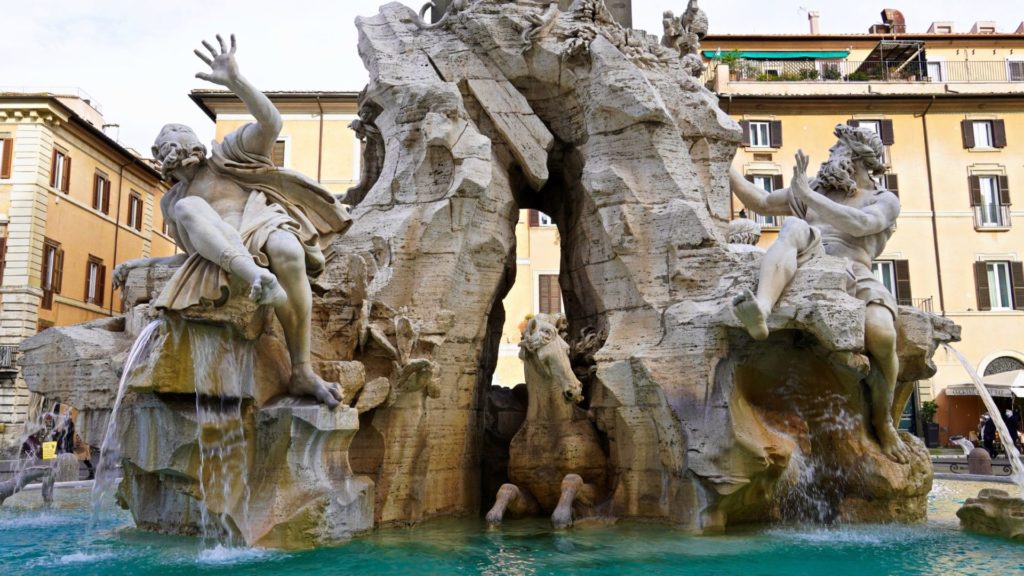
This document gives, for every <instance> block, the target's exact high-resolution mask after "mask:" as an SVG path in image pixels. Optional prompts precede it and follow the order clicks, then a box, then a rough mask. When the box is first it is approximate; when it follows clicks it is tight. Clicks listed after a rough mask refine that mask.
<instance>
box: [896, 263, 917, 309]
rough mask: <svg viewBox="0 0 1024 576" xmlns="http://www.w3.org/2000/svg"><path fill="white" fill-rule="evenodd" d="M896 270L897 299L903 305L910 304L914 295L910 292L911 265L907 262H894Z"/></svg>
mask: <svg viewBox="0 0 1024 576" xmlns="http://www.w3.org/2000/svg"><path fill="white" fill-rule="evenodd" d="M893 263H894V268H895V269H896V298H898V299H899V302H900V303H901V304H903V303H906V304H908V305H909V304H910V301H911V299H913V295H912V293H911V292H910V264H909V263H908V262H907V261H906V260H894V261H893Z"/></svg>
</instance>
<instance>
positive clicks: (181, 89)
mask: <svg viewBox="0 0 1024 576" xmlns="http://www.w3.org/2000/svg"><path fill="white" fill-rule="evenodd" d="M402 3H403V4H407V5H409V6H413V7H417V6H419V5H420V4H421V3H420V2H418V1H410V0H403V2H402ZM379 4H380V3H379V2H378V0H363V1H359V2H356V1H354V0H287V1H286V2H280V1H279V0H275V1H273V2H271V1H269V0H246V1H245V2H241V1H237V0H236V1H232V2H225V1H223V0H174V1H172V2H154V1H152V0H0V14H2V15H3V16H2V19H3V24H4V26H3V30H4V33H3V34H0V54H2V55H4V57H3V58H0V90H12V89H13V90H18V89H31V90H35V89H51V90H55V89H57V88H62V89H66V88H74V89H80V90H82V91H84V92H85V93H87V94H88V95H89V96H91V98H92V99H93V100H94V101H95V102H98V103H99V105H100V106H101V107H102V112H103V114H104V118H105V120H106V122H109V123H116V124H119V125H120V129H119V133H118V137H119V139H120V140H121V142H122V143H123V144H125V145H127V146H130V147H133V148H135V149H136V150H139V151H143V152H144V153H148V150H149V147H150V145H151V144H152V141H153V138H154V137H155V136H156V134H157V133H158V132H159V130H160V127H161V126H162V125H163V124H165V123H168V122H181V123H185V124H189V125H191V126H192V127H193V128H195V129H196V131H197V132H198V133H199V135H200V137H201V138H203V139H204V140H206V141H209V140H210V139H211V138H212V137H213V132H214V129H213V123H212V121H210V119H209V118H207V116H206V115H205V114H203V113H202V112H201V111H200V110H199V109H198V108H197V107H196V105H195V104H194V103H192V101H191V100H190V99H189V98H188V93H189V91H191V90H192V89H195V88H217V86H213V85H211V84H208V83H206V82H203V81H202V80H199V79H197V78H195V73H196V72H202V71H205V65H204V64H203V63H202V62H201V61H200V60H199V59H198V58H196V57H195V55H194V54H192V49H193V48H199V47H201V46H200V41H201V40H203V39H208V40H211V41H212V40H213V38H214V35H215V34H218V33H220V34H224V35H225V36H226V35H227V34H229V33H232V32H234V33H235V34H236V36H237V38H238V52H237V58H238V62H239V66H240V70H241V72H242V74H243V75H245V76H246V77H247V78H248V79H249V80H250V81H251V82H252V83H253V84H254V85H255V86H256V87H258V88H260V89H262V90H352V91H358V90H360V89H361V88H362V87H363V86H364V85H365V83H366V71H365V69H364V68H363V65H362V62H361V61H360V59H359V55H358V53H357V50H356V44H357V42H358V36H357V34H356V28H355V24H354V23H355V19H356V17H357V16H359V15H363V16H370V15H373V14H375V13H376V7H377V6H378V5H379ZM243 7H244V8H243ZM282 7H287V9H282ZM685 7H686V0H673V1H664V0H633V26H634V28H642V29H644V30H647V31H648V32H652V33H655V34H660V33H661V30H662V27H661V13H662V12H663V11H664V10H674V11H675V12H676V13H677V14H678V13H680V12H682V11H683V10H684V9H685ZM702 7H703V8H704V11H705V12H706V13H707V14H708V19H709V21H710V26H711V33H712V34H740V33H751V32H756V33H787V32H789V33H804V32H806V31H807V29H808V24H807V14H806V11H807V10H817V11H818V12H820V14H821V31H822V32H824V33H858V32H866V31H867V29H868V27H869V26H870V25H871V24H874V23H878V22H881V17H880V15H879V13H880V12H881V10H882V8H897V9H899V10H901V11H902V12H903V14H904V16H905V17H906V20H907V29H908V30H909V31H922V32H923V31H924V30H926V29H927V28H928V26H929V24H930V23H931V22H932V21H936V20H949V21H953V22H954V23H955V26H956V30H957V31H961V32H965V31H968V30H970V28H971V26H972V24H973V23H974V21H976V20H992V21H995V22H996V24H997V30H998V31H1000V32H1013V31H1014V30H1016V28H1017V26H1018V25H1019V24H1020V23H1021V21H1022V20H1024V1H1022V0H983V1H974V2H966V1H964V0H893V1H892V2H886V3H875V2H866V1H864V0H844V1H842V2H840V1H836V0H761V1H754V0H717V1H714V0H703V2H702ZM705 48H708V49H713V48H714V47H713V46H708V45H706V46H705ZM55 91H56V90H55Z"/></svg>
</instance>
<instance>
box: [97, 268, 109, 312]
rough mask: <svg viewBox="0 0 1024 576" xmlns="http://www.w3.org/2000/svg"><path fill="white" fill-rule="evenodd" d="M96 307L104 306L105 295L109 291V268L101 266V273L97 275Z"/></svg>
mask: <svg viewBox="0 0 1024 576" xmlns="http://www.w3.org/2000/svg"><path fill="white" fill-rule="evenodd" d="M96 283H97V286H96V305H97V306H103V293H104V292H106V291H107V267H106V266H104V265H103V264H100V270H99V273H98V274H96Z"/></svg>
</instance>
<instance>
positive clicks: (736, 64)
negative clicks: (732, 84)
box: [718, 50, 743, 80]
mask: <svg viewBox="0 0 1024 576" xmlns="http://www.w3.org/2000/svg"><path fill="white" fill-rule="evenodd" d="M741 60H743V58H742V55H741V54H740V51H739V50H732V51H730V52H726V53H725V54H722V55H721V56H720V57H719V58H718V61H719V62H720V63H722V64H725V65H726V66H728V67H729V80H736V79H737V78H738V77H739V73H740V65H741Z"/></svg>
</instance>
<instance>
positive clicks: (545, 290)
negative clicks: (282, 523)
mask: <svg viewBox="0 0 1024 576" xmlns="http://www.w3.org/2000/svg"><path fill="white" fill-rule="evenodd" d="M537 282H538V284H539V285H538V286H537V297H538V299H539V300H540V301H539V302H537V310H540V312H541V313H542V314H543V313H547V303H548V298H550V297H551V296H550V292H551V289H550V287H549V286H548V277H547V276H546V275H541V276H538V277H537Z"/></svg>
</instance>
